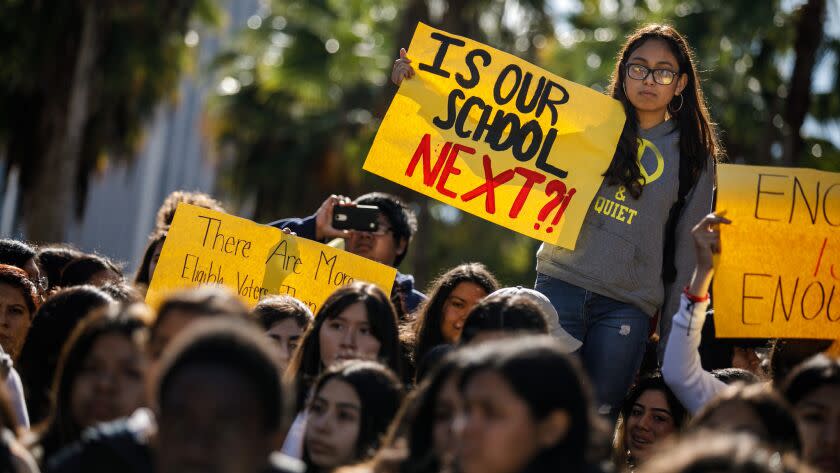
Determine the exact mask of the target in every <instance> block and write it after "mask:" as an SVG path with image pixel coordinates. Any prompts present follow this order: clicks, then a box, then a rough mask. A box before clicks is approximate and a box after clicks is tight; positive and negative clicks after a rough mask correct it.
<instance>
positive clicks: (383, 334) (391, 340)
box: [286, 282, 402, 411]
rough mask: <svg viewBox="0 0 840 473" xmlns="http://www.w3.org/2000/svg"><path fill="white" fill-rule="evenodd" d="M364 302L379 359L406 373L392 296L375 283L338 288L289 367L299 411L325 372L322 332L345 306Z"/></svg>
mask: <svg viewBox="0 0 840 473" xmlns="http://www.w3.org/2000/svg"><path fill="white" fill-rule="evenodd" d="M357 302H361V303H362V304H364V306H365V312H366V313H367V319H368V323H369V324H370V329H371V331H372V332H373V336H374V337H376V339H377V340H379V343H380V347H379V355H378V359H379V361H381V362H382V364H384V365H385V366H387V367H389V368H391V370H393V371H394V373H397V375H398V376H401V375H402V363H401V359H400V344H399V328H398V325H397V313H396V311H395V310H394V306H393V305H392V304H391V301H390V300H389V299H388V296H387V295H385V293H384V292H382V290H381V289H379V288H378V287H376V286H374V285H373V284H368V283H362V282H355V283H353V284H349V285H347V286H344V287H341V288H339V289H337V290H336V291H335V292H333V293H332V294H330V297H328V298H327V300H326V301H324V304H323V305H322V306H321V308H320V309H318V313H317V314H315V322H314V323H313V324H312V325H311V326H310V327H309V329H308V330H307V331H306V333H305V334H304V335H303V340H302V341H301V343H300V346H298V349H297V350H296V351H295V354H294V355H293V356H292V360H291V361H290V362H289V367H288V368H287V370H286V379H287V380H288V381H289V382H290V383H291V384H292V385H293V386H294V389H295V394H296V395H297V410H298V411H300V410H301V409H302V408H303V406H304V404H305V402H306V394H307V392H308V390H309V387H310V386H311V385H312V383H313V382H314V381H315V379H316V378H317V377H318V375H319V374H320V373H321V371H323V369H324V368H327V367H325V366H323V363H322V361H321V342H320V337H319V334H320V332H321V327H323V325H324V322H325V321H327V320H333V319H335V318H336V317H338V316H339V314H341V313H342V312H344V309H346V308H348V307H350V306H351V305H353V304H355V303H357Z"/></svg>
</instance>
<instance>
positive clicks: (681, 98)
mask: <svg viewBox="0 0 840 473" xmlns="http://www.w3.org/2000/svg"><path fill="white" fill-rule="evenodd" d="M677 97H679V98H680V106H679V107H677V109H676V110H671V104H670V103H669V104H668V111H669V112H671V114H674V113H677V112H679V111H680V110H682V107H683V102H685V99H684V98H683V96H682V94H680V95H678V96H677Z"/></svg>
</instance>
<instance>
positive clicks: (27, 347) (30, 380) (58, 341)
mask: <svg viewBox="0 0 840 473" xmlns="http://www.w3.org/2000/svg"><path fill="white" fill-rule="evenodd" d="M113 304H114V300H113V299H111V297H110V296H108V295H107V294H105V293H104V292H102V291H101V290H100V289H98V288H96V287H93V286H75V287H69V288H65V289H61V290H59V291H57V292H55V293H54V294H53V295H51V296H50V297H49V298H48V299H47V300H46V301H44V303H43V304H41V306H40V307H39V308H38V310H37V311H36V312H35V317H33V319H32V326H31V327H30V328H29V333H28V334H27V336H26V341H25V342H24V343H23V348H22V349H21V351H20V356H19V357H18V363H17V365H18V370H19V372H20V377H21V380H22V381H23V385H24V390H25V392H26V403H27V408H28V410H29V418H30V420H31V421H32V424H33V425H34V424H36V423H38V422H40V421H41V420H43V419H44V417H46V415H47V413H48V412H49V406H50V402H49V399H50V398H49V392H50V389H51V387H52V383H53V375H54V373H55V370H56V366H57V365H58V359H59V355H60V354H61V349H62V347H63V346H64V344H65V342H66V341H67V339H68V338H70V334H71V333H72V332H73V330H74V329H75V328H76V326H77V325H78V323H79V322H80V321H81V320H82V319H84V318H86V317H90V316H93V315H94V314H100V315H101V314H104V313H106V312H107V311H108V310H109V309H110V307H111V306H112V305H113Z"/></svg>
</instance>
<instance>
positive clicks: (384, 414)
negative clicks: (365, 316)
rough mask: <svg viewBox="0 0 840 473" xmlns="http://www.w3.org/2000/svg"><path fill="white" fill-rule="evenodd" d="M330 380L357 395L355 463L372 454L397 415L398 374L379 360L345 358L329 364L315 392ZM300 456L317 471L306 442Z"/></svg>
mask: <svg viewBox="0 0 840 473" xmlns="http://www.w3.org/2000/svg"><path fill="white" fill-rule="evenodd" d="M332 380H339V381H343V382H345V383H347V384H348V385H350V387H351V388H353V391H355V392H356V395H357V396H359V401H360V403H361V407H362V408H361V412H360V413H359V434H358V437H357V438H356V445H355V447H354V451H355V458H354V459H353V460H354V463H355V462H358V461H362V460H365V459H368V458H370V457H371V456H373V453H374V452H376V451H377V450H378V449H379V444H380V441H381V439H382V436H383V435H384V434H385V431H386V430H387V429H388V425H389V424H390V423H391V419H393V418H394V415H396V413H397V410H398V409H399V407H400V403H401V402H402V398H403V394H404V393H403V387H402V384H401V383H400V380H399V379H398V378H397V375H395V374H394V372H393V371H391V370H390V369H388V368H387V367H385V366H382V365H381V364H380V363H378V362H375V361H367V360H348V361H343V362H341V363H339V364H336V365H333V366H331V367H330V368H328V369H327V370H326V371H325V372H324V373H323V374H321V376H319V377H318V380H317V381H316V382H315V385H314V386H313V388H312V391H313V393H314V394H317V393H318V392H319V391H320V390H321V389H323V387H324V386H325V385H326V384H327V383H328V382H330V381H332ZM303 460H304V462H306V465H307V471H318V470H319V468H318V467H317V466H315V465H313V464H312V461H311V459H310V458H309V452H308V451H307V450H306V444H305V443H304V448H303Z"/></svg>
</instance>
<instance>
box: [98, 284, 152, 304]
mask: <svg viewBox="0 0 840 473" xmlns="http://www.w3.org/2000/svg"><path fill="white" fill-rule="evenodd" d="M99 289H102V292H104V293H105V294H108V295H109V296H111V298H112V299H114V300H115V301H116V302H117V303H118V304H120V305H131V304H138V303H141V302H143V296H142V295H141V294H140V291H139V290H137V287H136V286H134V285H132V284H130V283H128V282H127V281H125V280H119V281H115V282H109V283H107V284H105V285H102V286H100V287H99Z"/></svg>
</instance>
